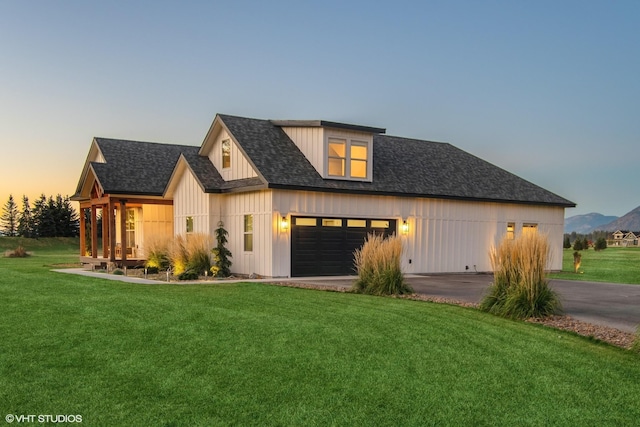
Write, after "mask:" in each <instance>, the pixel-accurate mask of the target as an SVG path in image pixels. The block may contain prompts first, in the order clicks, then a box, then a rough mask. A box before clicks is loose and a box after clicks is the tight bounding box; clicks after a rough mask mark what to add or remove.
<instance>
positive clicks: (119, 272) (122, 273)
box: [113, 268, 124, 276]
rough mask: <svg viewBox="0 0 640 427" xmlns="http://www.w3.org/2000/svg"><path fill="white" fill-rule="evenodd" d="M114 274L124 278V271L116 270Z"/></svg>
mask: <svg viewBox="0 0 640 427" xmlns="http://www.w3.org/2000/svg"><path fill="white" fill-rule="evenodd" d="M113 274H115V275H116V276H124V271H122V270H120V269H119V268H116V269H115V270H113Z"/></svg>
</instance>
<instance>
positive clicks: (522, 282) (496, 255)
mask: <svg viewBox="0 0 640 427" xmlns="http://www.w3.org/2000/svg"><path fill="white" fill-rule="evenodd" d="M489 256H490V259H491V266H492V268H493V283H492V284H491V286H490V287H489V290H488V292H487V294H486V295H485V297H484V298H483V300H482V302H481V303H480V309H481V310H483V311H487V312H489V313H493V314H496V315H499V316H503V317H508V318H513V319H526V318H529V317H544V316H548V315H551V314H554V313H557V312H559V311H560V310H561V304H560V300H559V298H558V295H557V294H556V293H555V291H553V290H552V289H551V288H550V287H549V282H548V281H547V280H546V275H545V266H546V263H547V260H548V257H549V242H548V240H547V237H546V236H544V235H540V234H537V233H535V234H529V235H523V236H520V237H518V238H517V239H515V240H507V239H504V240H503V241H502V242H501V243H500V245H499V246H498V247H497V248H495V247H494V248H492V249H491V251H490V253H489Z"/></svg>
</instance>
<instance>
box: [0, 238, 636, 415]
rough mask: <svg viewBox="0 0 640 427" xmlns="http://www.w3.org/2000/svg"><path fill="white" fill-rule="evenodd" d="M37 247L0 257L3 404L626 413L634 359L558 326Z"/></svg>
mask: <svg viewBox="0 0 640 427" xmlns="http://www.w3.org/2000/svg"><path fill="white" fill-rule="evenodd" d="M0 244H2V242H1V241H0ZM51 247H52V248H53V249H51V250H47V249H46V247H40V248H39V249H38V250H34V252H35V254H34V256H32V257H30V258H27V259H7V258H0V301H1V303H2V311H1V315H0V316H1V318H2V322H0V337H2V343H1V345H0V412H2V413H4V414H15V415H20V414H79V415H82V419H83V425H91V426H94V425H99V426H110V425H166V426H193V425H206V426H209V425H509V426H512V425H571V426H574V425H598V426H600V425H616V426H618V425H633V424H636V423H637V422H638V420H639V419H640V404H639V402H640V401H639V400H638V399H639V397H638V396H640V357H638V356H637V355H634V354H632V353H631V352H628V351H625V350H622V349H618V348H615V347H612V346H608V345H605V344H597V343H593V342H591V341H589V340H587V339H585V338H581V337H578V336H575V335H573V334H569V333H564V332H558V331H555V330H550V329H546V328H543V327H539V326H537V325H531V324H525V323H521V322H513V321H508V320H504V319H501V318H497V317H494V316H490V315H487V314H484V313H481V312H479V311H477V310H473V309H465V308H461V307H456V306H449V305H438V304H432V303H425V302H418V301H408V300H397V299H391V298H380V297H370V296H363V295H356V294H340V293H329V292H320V291H313V290H303V289H293V288H284V287H276V286H269V285H262V284H247V283H245V284H235V285H186V286H185V285H166V284H161V285H131V284H125V283H121V282H111V281H106V280H100V279H93V278H85V277H80V276H71V275H64V274H59V273H53V272H50V271H49V270H48V268H47V267H43V266H46V265H47V264H51V263H53V262H55V263H58V262H69V261H71V260H74V259H75V257H76V256H77V255H76V254H75V253H74V251H73V250H72V249H73V248H72V247H71V249H68V250H67V249H65V247H66V246H65V244H63V243H58V244H55V245H52V246H51ZM27 249H29V248H27ZM57 254H58V255H57Z"/></svg>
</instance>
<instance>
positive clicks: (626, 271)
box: [550, 247, 640, 285]
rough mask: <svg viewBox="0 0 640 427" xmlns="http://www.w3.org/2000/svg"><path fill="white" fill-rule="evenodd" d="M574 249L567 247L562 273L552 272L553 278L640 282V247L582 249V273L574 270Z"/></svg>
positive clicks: (635, 283) (564, 253)
mask: <svg viewBox="0 0 640 427" xmlns="http://www.w3.org/2000/svg"><path fill="white" fill-rule="evenodd" d="M574 252H575V251H574V250H573V249H565V250H564V251H563V259H562V273H555V274H551V275H550V277H551V278H556V279H567V280H583V281H593V282H612V283H628V284H634V285H638V284H640V249H639V248H615V247H610V248H607V249H605V250H603V251H599V252H596V251H594V250H593V249H588V250H586V251H580V253H581V254H582V264H581V266H580V270H579V271H580V273H578V274H576V273H574V270H573V253H574Z"/></svg>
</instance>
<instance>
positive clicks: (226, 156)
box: [222, 139, 231, 169]
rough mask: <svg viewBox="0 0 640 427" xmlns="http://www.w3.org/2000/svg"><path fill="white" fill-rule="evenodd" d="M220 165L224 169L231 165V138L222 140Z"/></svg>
mask: <svg viewBox="0 0 640 427" xmlns="http://www.w3.org/2000/svg"><path fill="white" fill-rule="evenodd" d="M222 167H223V168H224V169H226V168H230V167H231V140H229V139H225V140H224V141H222Z"/></svg>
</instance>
